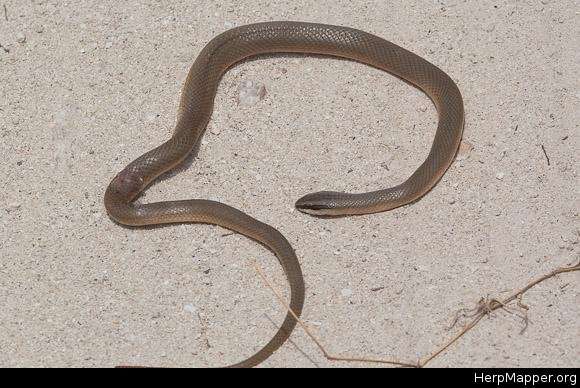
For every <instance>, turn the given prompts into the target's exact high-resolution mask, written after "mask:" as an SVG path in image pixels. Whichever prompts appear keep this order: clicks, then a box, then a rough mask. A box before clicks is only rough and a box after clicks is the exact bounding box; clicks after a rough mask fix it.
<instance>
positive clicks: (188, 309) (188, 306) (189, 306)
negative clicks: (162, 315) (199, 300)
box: [183, 304, 197, 314]
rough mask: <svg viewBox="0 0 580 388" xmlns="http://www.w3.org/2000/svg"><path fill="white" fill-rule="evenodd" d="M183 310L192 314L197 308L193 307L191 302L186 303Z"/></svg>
mask: <svg viewBox="0 0 580 388" xmlns="http://www.w3.org/2000/svg"><path fill="white" fill-rule="evenodd" d="M183 310H184V311H185V312H188V313H191V314H193V313H195V312H196V311H197V309H196V308H195V306H194V305H192V304H186V305H185V306H183Z"/></svg>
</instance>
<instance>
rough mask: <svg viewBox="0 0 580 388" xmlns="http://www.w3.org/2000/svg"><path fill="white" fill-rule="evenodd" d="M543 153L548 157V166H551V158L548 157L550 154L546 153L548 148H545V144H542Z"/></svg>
mask: <svg viewBox="0 0 580 388" xmlns="http://www.w3.org/2000/svg"><path fill="white" fill-rule="evenodd" d="M542 151H544V156H545V157H546V160H547V161H548V166H549V165H550V164H551V163H550V157H549V156H548V153H547V152H546V147H544V145H543V144H542Z"/></svg>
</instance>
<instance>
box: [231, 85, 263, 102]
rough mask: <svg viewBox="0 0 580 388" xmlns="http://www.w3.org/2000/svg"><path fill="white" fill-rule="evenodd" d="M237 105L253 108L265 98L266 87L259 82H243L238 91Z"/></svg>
mask: <svg viewBox="0 0 580 388" xmlns="http://www.w3.org/2000/svg"><path fill="white" fill-rule="evenodd" d="M238 92H239V94H238V104H240V105H243V106H253V105H256V104H257V103H258V102H260V101H261V100H263V99H264V97H266V86H265V85H264V84H263V83H261V82H255V81H250V80H247V81H243V82H242V84H241V85H240V87H239V90H238Z"/></svg>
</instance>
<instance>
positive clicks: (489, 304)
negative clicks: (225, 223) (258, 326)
mask: <svg viewBox="0 0 580 388" xmlns="http://www.w3.org/2000/svg"><path fill="white" fill-rule="evenodd" d="M251 262H252V265H253V266H254V269H255V270H256V272H257V273H258V275H260V277H261V278H262V280H263V281H264V283H266V285H267V286H268V288H269V289H270V290H271V291H272V292H273V293H274V295H275V296H276V298H277V299H278V302H280V304H281V305H282V306H284V308H285V309H286V311H288V312H289V313H290V314H292V316H293V317H294V318H295V319H296V320H297V322H298V324H299V325H300V327H302V329H303V330H304V331H305V332H306V334H307V335H308V337H310V339H311V340H312V341H313V342H314V343H315V344H316V346H317V347H318V348H319V349H320V351H321V352H322V354H324V357H326V358H327V359H328V360H330V361H342V362H361V363H375V364H383V365H395V366H403V367H412V368H416V367H419V368H422V367H424V366H426V365H427V364H428V363H430V362H431V361H433V360H434V359H435V358H437V357H438V356H439V355H441V354H442V353H444V352H445V351H446V350H447V349H449V348H450V347H451V346H452V345H453V344H455V343H456V342H457V341H458V340H459V339H461V338H462V337H463V336H464V335H466V334H467V333H468V332H469V331H471V330H472V329H473V328H474V327H475V326H477V324H479V322H480V321H481V320H482V319H483V318H484V317H485V316H487V315H489V314H491V313H492V312H493V311H495V310H498V309H504V310H506V311H510V310H509V308H508V305H509V304H510V303H511V302H513V301H516V300H517V302H518V306H519V307H520V308H522V309H523V310H525V311H526V313H525V314H524V316H523V317H521V316H520V317H521V318H522V319H523V320H524V323H525V327H524V329H523V330H522V333H523V332H524V331H525V330H526V329H527V327H528V325H529V319H528V316H527V311H528V310H529V306H527V305H525V304H524V303H523V301H522V298H523V295H524V294H525V293H526V292H528V291H529V290H530V289H531V288H533V287H535V286H537V285H538V284H540V283H542V282H544V281H546V280H548V279H551V278H553V277H556V276H558V275H561V274H565V273H569V272H575V271H580V262H578V264H576V265H574V266H572V267H565V268H559V269H557V270H555V271H552V272H550V273H549V274H547V275H545V276H542V277H540V278H538V279H536V280H534V281H533V282H531V283H530V284H528V285H527V286H525V287H524V288H522V289H520V290H518V291H516V292H515V293H514V294H512V295H511V296H510V297H508V298H506V299H504V300H499V299H493V298H492V299H490V298H482V299H480V301H479V302H478V303H477V306H476V308H475V309H473V310H468V309H462V310H460V311H459V312H458V313H457V315H456V317H455V319H454V321H453V324H452V326H451V328H453V327H455V326H456V325H457V323H458V322H459V320H460V319H461V317H464V318H465V317H468V318H473V320H472V321H471V322H469V323H468V324H467V325H466V326H465V327H464V328H463V329H462V330H461V331H460V332H459V333H458V334H456V335H455V336H454V337H453V338H452V339H451V340H449V341H448V342H447V343H446V344H445V345H443V346H441V347H440V348H439V349H437V350H436V351H435V352H433V353H432V354H431V355H430V356H428V357H426V358H425V359H424V360H422V361H421V360H420V361H419V362H418V363H417V364H412V363H406V362H400V361H395V360H378V359H372V358H350V357H337V356H333V355H331V354H330V353H328V351H327V350H326V349H325V347H324V345H323V344H322V342H321V341H320V340H319V339H317V338H316V337H315V336H314V334H312V332H311V331H310V329H309V328H308V327H307V326H306V324H305V323H304V322H303V321H302V320H301V319H300V318H299V317H298V316H297V314H296V313H295V312H294V311H292V309H291V308H290V306H289V305H288V303H287V302H286V301H285V300H284V298H283V297H282V294H281V293H280V292H279V291H278V290H277V289H276V288H275V287H274V286H273V285H272V283H271V282H270V281H269V280H268V279H267V278H266V275H264V271H263V270H262V269H261V268H260V266H259V265H258V263H257V262H256V261H255V260H252V261H251ZM512 313H513V312H512Z"/></svg>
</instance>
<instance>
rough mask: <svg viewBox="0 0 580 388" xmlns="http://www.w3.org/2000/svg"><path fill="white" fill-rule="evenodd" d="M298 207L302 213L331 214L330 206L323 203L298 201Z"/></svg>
mask: <svg viewBox="0 0 580 388" xmlns="http://www.w3.org/2000/svg"><path fill="white" fill-rule="evenodd" d="M296 209H298V210H299V211H301V212H302V213H306V214H312V215H315V216H326V215H329V214H330V213H329V210H330V209H329V208H328V207H326V206H323V205H306V204H300V205H299V204H298V203H296Z"/></svg>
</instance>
